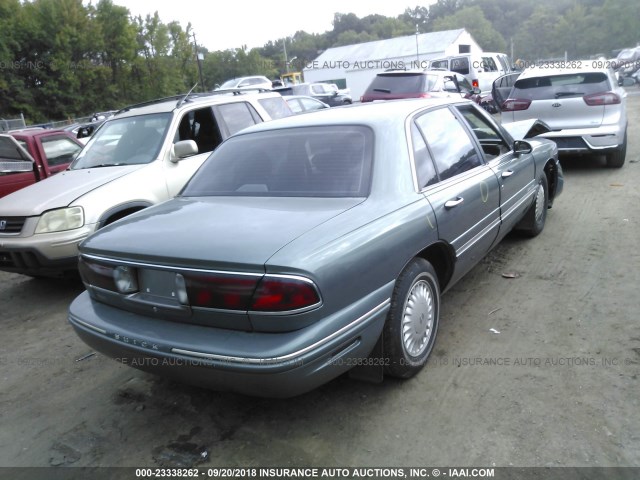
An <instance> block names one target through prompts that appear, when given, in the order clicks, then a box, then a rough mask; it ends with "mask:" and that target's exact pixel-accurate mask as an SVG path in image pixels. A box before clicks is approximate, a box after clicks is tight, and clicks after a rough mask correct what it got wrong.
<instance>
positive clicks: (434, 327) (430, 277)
mask: <svg viewBox="0 0 640 480" xmlns="http://www.w3.org/2000/svg"><path fill="white" fill-rule="evenodd" d="M439 319H440V288H439V285H438V279H437V275H436V272H435V270H434V269H433V267H432V266H431V264H430V263H429V262H427V261H426V260H425V259H423V258H414V259H413V260H412V261H411V262H410V263H409V264H408V265H407V266H406V267H405V269H404V270H403V271H402V273H401V274H400V276H399V277H398V280H397V281H396V286H395V288H394V290H393V297H392V299H391V308H390V310H389V314H388V316H387V322H386V324H385V327H384V354H385V357H387V358H388V362H387V365H386V367H385V373H386V374H387V375H390V376H393V377H398V378H409V377H412V376H413V375H415V374H416V373H418V372H419V371H420V370H421V369H422V367H424V365H425V363H427V358H428V357H429V354H430V353H431V350H432V349H433V345H434V343H435V340H436V333H437V331H438V323H439Z"/></svg>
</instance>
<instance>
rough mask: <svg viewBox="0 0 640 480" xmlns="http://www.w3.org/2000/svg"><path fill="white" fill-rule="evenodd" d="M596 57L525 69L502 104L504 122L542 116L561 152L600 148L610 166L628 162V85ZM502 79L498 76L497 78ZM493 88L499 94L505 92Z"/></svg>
mask: <svg viewBox="0 0 640 480" xmlns="http://www.w3.org/2000/svg"><path fill="white" fill-rule="evenodd" d="M594 66H596V65H595V63H594V62H592V61H574V62H568V63H567V64H565V65H562V66H561V68H557V67H556V66H553V65H549V66H548V67H549V68H546V67H547V65H542V66H539V67H533V68H529V69H527V70H525V71H524V72H522V74H521V75H520V76H519V77H518V79H517V80H516V81H515V83H514V84H513V88H512V89H511V91H510V93H509V96H508V98H507V99H506V100H503V99H502V98H494V100H496V103H497V104H498V105H500V106H501V110H502V123H510V122H517V121H520V120H528V119H534V118H537V119H539V120H542V121H543V122H545V123H546V124H547V125H548V126H549V127H550V128H551V131H550V132H546V133H543V134H542V135H541V136H543V137H545V138H549V139H551V140H553V141H555V142H556V144H557V145H558V151H559V152H560V153H564V154H567V153H571V154H580V153H600V154H604V155H606V158H607V165H608V166H609V167H616V168H620V167H622V165H624V161H625V156H626V151H627V111H626V97H627V94H626V92H625V91H624V89H623V88H622V87H620V86H618V82H617V80H616V76H615V74H614V72H613V70H611V69H604V68H594ZM498 81H499V80H496V82H498ZM499 90H500V89H496V88H494V90H493V91H494V95H500V91H499Z"/></svg>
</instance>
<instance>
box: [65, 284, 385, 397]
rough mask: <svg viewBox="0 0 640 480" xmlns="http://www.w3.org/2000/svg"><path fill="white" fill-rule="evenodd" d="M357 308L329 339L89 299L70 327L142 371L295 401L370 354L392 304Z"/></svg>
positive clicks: (74, 311)
mask: <svg viewBox="0 0 640 480" xmlns="http://www.w3.org/2000/svg"><path fill="white" fill-rule="evenodd" d="M370 300H371V299H368V301H369V302H370ZM358 303H359V306H358V308H354V307H353V306H350V307H348V308H346V309H344V310H342V311H341V312H339V313H338V314H336V316H342V318H336V319H335V320H336V321H335V322H332V323H335V324H336V325H343V326H342V327H336V329H335V331H333V332H331V333H329V334H327V331H326V329H324V330H323V329H318V328H314V325H311V326H310V327H307V328H303V329H300V330H297V331H293V332H283V333H260V332H246V331H239V330H226V329H220V328H213V327H207V326H201V325H193V324H185V323H181V322H175V321H169V320H160V319H157V318H150V317H146V316H142V315H138V314H135V313H131V312H127V311H123V310H119V309H116V308H113V307H110V306H108V305H104V304H101V303H98V302H95V301H93V300H91V298H90V296H89V294H88V293H87V292H84V293H83V294H81V295H80V296H79V297H78V298H76V299H75V300H74V302H73V303H72V304H71V307H70V310H69V322H70V323H71V325H72V326H73V328H74V329H75V331H76V333H77V334H78V335H79V336H80V338H81V339H82V340H83V341H84V342H85V343H87V344H88V345H89V346H91V347H92V348H94V349H95V350H97V351H99V352H101V353H103V354H105V355H106V356H109V357H111V358H114V359H116V360H117V361H119V362H121V363H123V364H127V365H129V366H132V367H135V368H138V369H140V370H144V371H147V372H150V373H154V374H158V375H162V376H167V377H170V378H173V379H175V380H177V381H180V382H185V383H190V384H193V385H197V386H202V387H206V388H211V389H213V390H220V391H234V392H238V393H242V394H247V395H254V396H261V397H291V396H295V395H299V394H302V393H304V392H307V391H309V390H312V389H314V388H316V387H318V386H319V385H321V384H324V383H326V382H328V381H329V380H331V379H333V378H335V377H337V376H339V375H340V374H342V373H344V372H346V371H348V370H349V369H351V368H353V366H355V365H357V364H358V359H360V361H361V360H362V359H364V358H366V357H367V356H368V355H369V353H370V352H371V351H372V349H373V347H374V346H375V344H376V342H377V340H378V338H379V337H380V334H381V332H382V328H383V326H384V322H385V319H386V316H387V312H388V310H389V305H390V301H389V299H386V300H384V301H383V302H382V303H378V304H377V305H375V306H374V307H373V308H369V309H368V310H367V311H366V312H364V313H361V314H360V315H357V314H355V312H356V311H357V310H361V307H362V301H361V302H358ZM344 316H349V318H348V320H346V322H345V318H344ZM321 332H323V333H321ZM248 352H250V353H248Z"/></svg>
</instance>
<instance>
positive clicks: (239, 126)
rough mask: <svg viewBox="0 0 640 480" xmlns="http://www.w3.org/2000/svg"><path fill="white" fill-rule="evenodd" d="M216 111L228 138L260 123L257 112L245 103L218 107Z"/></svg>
mask: <svg viewBox="0 0 640 480" xmlns="http://www.w3.org/2000/svg"><path fill="white" fill-rule="evenodd" d="M216 109H217V111H218V113H219V114H220V115H221V116H222V121H223V122H224V124H225V127H226V131H227V135H228V136H230V135H233V134H235V133H237V132H239V131H240V130H243V129H245V128H247V127H250V126H251V125H255V124H256V123H260V122H261V121H262V120H261V119H260V116H259V115H258V112H256V111H255V109H254V108H253V107H252V106H251V105H249V104H248V103H246V102H235V103H227V104H226V105H218V106H217V107H216Z"/></svg>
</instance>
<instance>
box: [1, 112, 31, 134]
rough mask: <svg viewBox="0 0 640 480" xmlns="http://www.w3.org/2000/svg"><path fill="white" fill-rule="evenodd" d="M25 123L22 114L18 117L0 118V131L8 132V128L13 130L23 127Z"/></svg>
mask: <svg viewBox="0 0 640 480" xmlns="http://www.w3.org/2000/svg"><path fill="white" fill-rule="evenodd" d="M26 126H27V124H26V123H25V121H24V116H22V115H20V118H12V119H4V118H0V132H8V131H9V130H15V129H17V128H24V127H26Z"/></svg>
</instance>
